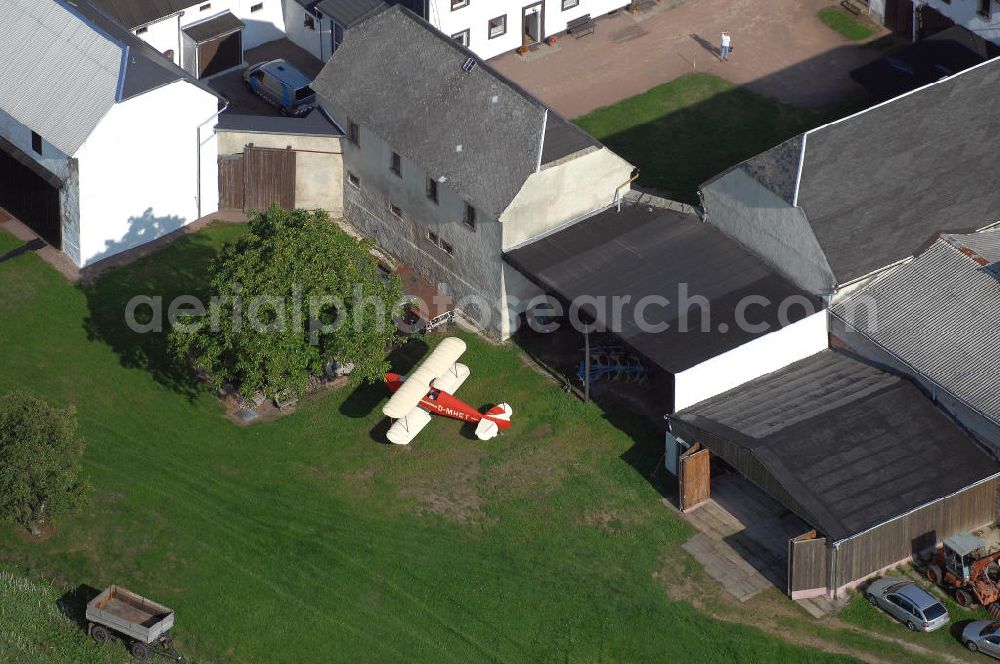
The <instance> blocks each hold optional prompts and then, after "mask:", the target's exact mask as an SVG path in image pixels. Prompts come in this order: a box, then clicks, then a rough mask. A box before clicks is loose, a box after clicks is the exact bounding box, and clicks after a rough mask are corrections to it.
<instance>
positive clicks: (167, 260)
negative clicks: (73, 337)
mask: <svg viewBox="0 0 1000 664" xmlns="http://www.w3.org/2000/svg"><path fill="white" fill-rule="evenodd" d="M219 249H220V247H219V246H218V244H217V243H213V241H212V240H211V239H210V238H208V237H206V236H204V235H203V234H201V233H197V234H193V235H184V236H181V237H179V238H177V240H175V241H174V242H173V244H171V245H170V246H169V247H167V248H166V249H164V250H163V251H161V252H159V253H156V254H153V255H151V256H146V257H144V258H141V259H139V260H137V261H135V262H134V263H131V264H129V265H125V266H123V267H119V268H117V269H114V270H111V271H109V272H106V273H104V274H102V275H100V276H99V277H97V278H96V279H95V280H94V281H93V282H91V283H86V284H82V285H81V286H80V290H81V291H82V292H83V294H84V296H85V297H86V298H87V306H88V308H89V315H88V316H87V318H86V319H85V320H84V323H83V327H84V330H85V332H86V333H87V338H88V339H89V340H91V341H98V342H101V343H105V344H107V345H108V346H110V347H111V348H112V350H113V351H114V352H115V353H116V354H117V355H118V357H119V360H120V362H121V365H122V366H123V367H126V368H130V369H133V368H134V369H143V370H145V371H148V372H149V373H150V374H151V375H152V376H153V378H154V379H155V380H156V381H157V382H159V383H161V384H163V385H166V386H167V387H169V388H171V389H172V390H174V391H176V392H177V393H179V394H182V395H184V396H186V397H187V398H189V399H194V398H195V396H196V395H197V394H198V393H199V391H200V381H199V380H198V378H197V376H196V375H195V374H194V371H193V370H192V369H191V368H190V367H189V366H187V365H186V364H184V363H182V362H179V361H178V360H176V359H175V358H174V356H173V355H172V354H171V353H170V350H169V347H168V335H169V332H170V326H169V322H168V320H167V315H168V312H169V307H170V303H171V302H172V301H173V300H174V299H175V298H176V297H178V296H181V295H191V296H194V297H196V298H198V299H199V300H201V301H202V302H203V303H205V305H206V306H207V304H208V301H209V298H210V297H211V292H210V286H209V279H210V277H209V268H210V266H211V264H212V261H213V260H214V259H215V258H216V256H217V255H218V252H219ZM137 296H143V297H146V298H152V300H144V301H143V302H144V303H143V304H141V305H139V306H137V307H136V308H135V316H134V317H135V320H136V322H138V323H140V324H149V325H148V328H149V329H148V330H146V329H135V330H133V329H132V328H131V327H130V326H129V324H128V322H127V320H126V312H127V309H128V306H129V302H130V301H131V300H132V298H134V297H137ZM149 302H153V303H154V304H153V305H152V306H151V305H150V304H148V303H149Z"/></svg>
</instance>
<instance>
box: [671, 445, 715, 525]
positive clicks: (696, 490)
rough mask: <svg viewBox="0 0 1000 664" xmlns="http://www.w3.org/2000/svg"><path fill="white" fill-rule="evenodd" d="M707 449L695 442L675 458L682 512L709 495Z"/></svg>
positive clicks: (709, 482) (696, 504)
mask: <svg viewBox="0 0 1000 664" xmlns="http://www.w3.org/2000/svg"><path fill="white" fill-rule="evenodd" d="M709 456H710V454H709V451H708V450H707V449H705V448H703V447H702V446H701V444H700V443H695V444H694V445H692V446H691V448H690V449H688V450H687V451H686V452H684V454H682V455H681V456H680V458H679V459H678V460H677V480H678V495H679V496H680V502H681V505H680V508H681V511H682V512H686V511H687V510H690V509H693V508H695V507H697V506H698V505H701V504H702V503H703V502H705V501H706V500H708V498H709V496H710V495H711V489H710V487H711V480H710V478H709V471H710V470H711V464H710V463H709Z"/></svg>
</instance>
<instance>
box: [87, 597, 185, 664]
mask: <svg viewBox="0 0 1000 664" xmlns="http://www.w3.org/2000/svg"><path fill="white" fill-rule="evenodd" d="M173 626H174V612H173V610H171V609H168V608H167V607H165V606H163V605H162V604H157V603H156V602H154V601H152V600H148V599H146V598H145V597H142V596H141V595H137V594H135V593H134V592H132V591H130V590H126V589H125V588H122V587H121V586H111V587H110V588H108V589H107V590H105V591H104V592H102V593H101V594H100V595H98V596H97V597H95V598H94V599H92V600H90V601H89V602H88V603H87V633H88V634H90V635H91V636H92V637H94V640H95V641H97V642H98V643H104V642H105V641H107V640H108V639H110V638H111V632H116V633H117V634H119V635H121V636H122V637H123V638H124V639H125V643H126V644H127V645H128V649H129V651H130V652H131V653H132V656H133V657H135V658H136V659H137V660H139V661H140V662H144V661H146V660H147V659H149V655H150V654H151V653H153V654H158V655H164V656H166V657H169V658H171V659H173V660H174V661H178V662H180V661H183V660H182V658H181V657H180V656H179V655H178V654H177V651H176V650H174V645H173V641H172V639H171V638H170V635H169V634H168V633H167V632H169V631H170V628H171V627H173Z"/></svg>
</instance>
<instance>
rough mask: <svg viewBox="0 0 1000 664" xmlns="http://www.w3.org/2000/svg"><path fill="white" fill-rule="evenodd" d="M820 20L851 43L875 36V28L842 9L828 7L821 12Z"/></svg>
mask: <svg viewBox="0 0 1000 664" xmlns="http://www.w3.org/2000/svg"><path fill="white" fill-rule="evenodd" d="M819 20H821V21H823V23H826V24H827V25H828V26H830V28H831V29H833V30H836V31H837V32H839V33H840V34H842V35H844V36H845V37H847V38H848V39H850V40H851V41H861V40H863V39H868V38H869V37H871V36H872V35H874V34H875V30H876V28H875V26H874V25H872V24H871V23H867V22H865V21H863V20H861V19H860V18H858V17H857V16H855V15H854V14H851V13H850V12H848V11H846V10H844V9H843V8H841V7H827V8H826V9H821V10H820V12H819Z"/></svg>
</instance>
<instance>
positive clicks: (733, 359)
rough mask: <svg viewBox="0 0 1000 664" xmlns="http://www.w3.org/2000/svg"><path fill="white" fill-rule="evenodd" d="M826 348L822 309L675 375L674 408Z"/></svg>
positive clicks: (694, 402) (826, 341) (824, 315)
mask: <svg viewBox="0 0 1000 664" xmlns="http://www.w3.org/2000/svg"><path fill="white" fill-rule="evenodd" d="M828 347H829V329H828V316H827V312H826V310H825V309H823V310H821V311H818V312H816V313H814V314H812V315H810V316H807V317H805V318H803V319H802V320H799V321H796V322H795V323H792V324H791V325H786V326H785V327H783V328H781V329H780V330H775V331H774V332H770V333H768V334H765V335H763V336H760V337H757V338H756V339H754V340H753V341H749V342H747V343H745V344H743V345H742V346H739V347H737V348H734V349H733V350H730V351H728V352H725V353H723V354H722V355H718V356H716V357H713V358H712V359H710V360H706V361H704V362H702V363H701V364H698V365H696V366H694V367H691V368H690V369H688V370H687V371H682V372H680V373H678V374H676V375H675V376H674V410H683V409H684V408H687V407H688V406H693V405H694V404H696V403H699V402H701V401H704V400H705V399H708V398H711V397H714V396H715V395H717V394H722V393H723V392H725V391H726V390H731V389H733V388H734V387H738V386H740V385H742V384H743V383H746V382H748V381H751V380H753V379H754V378H759V377H761V376H763V375H765V374H769V373H771V372H774V371H777V370H778V369H781V368H782V367H786V366H788V365H789V364H791V363H793V362H798V361H799V360H802V359H805V358H807V357H809V356H810V355H815V354H816V353H818V352H820V351H822V350H826V349H827V348H828Z"/></svg>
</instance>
